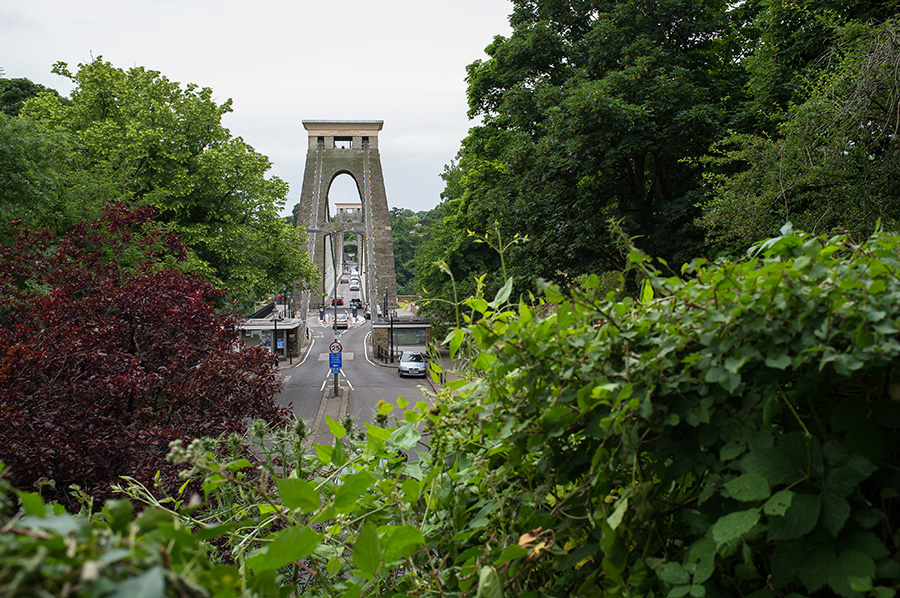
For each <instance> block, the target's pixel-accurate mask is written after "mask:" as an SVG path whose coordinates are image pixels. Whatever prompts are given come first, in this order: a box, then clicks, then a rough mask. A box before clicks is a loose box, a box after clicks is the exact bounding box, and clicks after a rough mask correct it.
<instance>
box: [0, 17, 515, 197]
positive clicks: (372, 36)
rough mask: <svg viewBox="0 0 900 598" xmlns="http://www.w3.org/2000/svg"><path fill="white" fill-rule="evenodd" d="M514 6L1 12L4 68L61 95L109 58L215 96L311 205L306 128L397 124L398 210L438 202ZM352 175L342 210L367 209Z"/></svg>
mask: <svg viewBox="0 0 900 598" xmlns="http://www.w3.org/2000/svg"><path fill="white" fill-rule="evenodd" d="M511 12H512V3H511V2H510V0H452V1H448V0H443V1H437V0H368V1H366V0H319V1H312V0H257V1H255V2H252V1H248V0H0V15H2V16H0V68H2V69H3V70H4V72H5V75H4V76H5V77H7V78H16V77H24V78H27V79H31V80H32V81H35V82H37V83H41V84H43V85H46V86H48V87H52V88H53V89H56V90H58V91H59V92H60V93H62V94H63V95H66V94H68V93H69V91H71V85H70V82H69V81H68V80H66V79H63V78H61V77H58V76H56V75H53V74H51V73H50V68H51V66H52V65H53V63H54V62H56V61H63V62H67V63H68V64H69V66H70V68H71V69H72V70H73V71H74V70H75V69H76V67H77V65H78V64H79V63H84V62H89V61H90V60H91V59H92V57H97V56H103V58H104V59H105V60H108V61H110V62H111V63H112V64H113V65H114V66H116V67H120V68H129V67H132V66H143V67H145V68H148V69H152V70H156V71H159V72H161V73H162V74H163V75H165V76H166V77H168V78H169V79H170V80H172V81H177V82H179V83H182V84H187V83H196V84H197V85H200V86H201V87H210V88H212V90H213V92H214V96H215V98H216V100H217V101H218V102H219V103H221V102H223V101H225V100H226V99H228V98H232V99H233V100H234V105H233V110H234V111H233V112H232V113H231V114H229V115H227V116H225V118H224V123H225V126H227V127H228V128H229V129H230V130H231V133H232V135H234V136H240V137H243V138H244V140H245V141H246V142H247V143H249V144H250V145H252V146H253V147H254V148H255V149H256V150H257V151H259V152H260V153H262V154H265V155H266V156H268V157H269V159H270V160H271V161H272V162H273V167H272V170H271V174H273V175H276V176H279V177H281V178H282V179H284V180H286V181H287V182H288V183H289V184H290V186H291V190H290V195H289V197H288V201H287V205H286V207H285V210H284V212H285V213H290V210H291V208H292V207H293V206H294V204H296V203H297V202H298V201H299V199H300V189H301V185H302V182H303V166H304V163H305V160H306V147H307V134H306V130H305V129H304V128H303V125H302V124H301V121H303V120H327V119H334V120H384V129H383V130H382V132H381V133H380V134H379V150H380V152H381V162H382V167H383V169H384V179H385V187H386V190H387V196H388V203H389V204H390V206H391V207H401V208H410V209H412V210H415V211H419V210H427V209H430V208H432V207H434V206H435V205H437V204H438V202H439V201H440V197H439V195H440V192H441V191H442V189H443V181H441V179H440V177H439V174H440V173H441V172H442V170H443V167H444V165H445V164H448V163H449V162H450V160H452V159H453V158H454V157H455V156H456V152H457V150H458V149H459V144H460V141H461V140H462V139H463V137H465V136H466V133H467V131H468V129H469V127H470V126H472V124H473V123H472V122H471V121H469V120H468V119H467V117H466V110H467V105H466V95H465V92H466V84H465V75H466V71H465V67H466V65H468V64H469V63H471V62H473V61H475V60H477V59H479V58H481V59H484V58H486V55H485V54H484V48H485V47H486V46H487V45H488V44H489V43H490V42H491V40H492V39H493V38H494V36H495V35H498V34H499V35H508V34H509V31H510V28H509V22H508V15H509V13H511ZM356 198H358V195H356V192H355V189H354V188H353V187H352V184H350V183H349V177H346V176H342V177H340V178H339V179H338V180H337V181H336V183H335V186H334V187H333V189H332V198H331V199H332V202H334V201H335V200H338V201H349V200H350V199H356Z"/></svg>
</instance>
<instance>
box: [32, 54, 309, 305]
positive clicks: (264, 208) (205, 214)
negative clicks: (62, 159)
mask: <svg viewBox="0 0 900 598" xmlns="http://www.w3.org/2000/svg"><path fill="white" fill-rule="evenodd" d="M54 72H56V73H57V74H60V75H62V76H66V77H68V78H70V79H72V81H73V82H74V83H75V89H74V91H73V92H72V95H71V102H65V101H62V100H61V99H59V98H55V97H53V96H51V95H49V94H41V95H38V96H36V97H34V98H31V99H30V100H28V101H27V102H26V103H25V106H24V107H23V109H22V111H21V114H20V118H24V119H28V120H31V121H36V122H39V123H41V124H42V125H44V126H45V127H48V128H50V129H53V130H60V131H64V132H65V133H66V134H67V135H68V138H69V139H71V142H72V143H73V145H74V146H75V147H76V148H77V149H78V154H79V156H81V159H82V160H83V164H84V166H83V167H84V168H85V169H87V170H89V171H90V172H92V173H96V174H97V176H99V177H100V178H101V179H102V180H104V181H109V182H110V184H111V185H113V193H114V194H115V196H116V197H119V198H126V199H130V200H131V201H134V202H138V203H142V204H149V205H151V206H153V207H155V208H156V209H157V214H158V217H157V218H158V220H159V221H160V222H164V223H167V224H168V225H169V226H170V227H171V228H172V230H173V231H174V232H176V233H177V234H178V235H179V237H180V238H182V239H183V240H184V241H185V242H187V243H188V244H189V245H190V246H191V249H192V250H193V252H194V253H195V254H196V255H197V256H198V257H199V258H200V260H201V261H202V267H203V270H204V273H205V274H206V276H207V278H208V279H209V280H210V281H212V282H213V283H214V284H216V285H217V286H223V287H224V288H226V289H227V291H228V293H229V296H230V298H231V299H237V300H238V301H239V302H240V303H241V304H244V303H247V302H251V301H252V299H254V298H255V297H256V296H258V295H260V294H266V293H268V292H271V291H272V289H275V288H278V289H280V288H284V287H285V286H290V285H291V284H292V283H293V281H295V280H300V281H303V280H310V279H312V278H313V277H314V274H313V268H312V265H311V264H310V263H309V259H308V256H307V255H306V253H305V252H304V251H303V249H302V247H303V238H302V236H301V232H300V231H298V229H295V228H294V227H292V226H290V224H289V223H287V222H285V220H284V219H283V218H281V217H280V216H279V215H278V212H279V210H280V209H281V207H282V206H283V205H284V201H285V197H286V195H287V192H288V189H287V185H286V184H285V183H284V181H282V180H280V179H278V178H277V177H269V178H266V172H267V171H268V170H269V168H270V166H271V163H270V162H269V160H268V158H266V157H265V156H263V155H261V154H259V153H257V152H256V151H255V150H254V149H253V148H252V147H250V146H249V145H247V144H246V143H245V142H244V141H243V140H242V139H241V138H240V137H233V136H232V135H231V133H230V131H228V129H226V128H225V127H224V126H223V125H222V123H221V119H222V117H223V116H224V115H225V114H227V113H228V112H230V111H231V101H230V100H228V101H226V102H224V103H223V104H218V103H217V102H215V101H214V99H213V92H212V90H211V89H209V88H199V87H198V86H196V85H194V84H189V85H185V86H181V85H180V84H178V83H176V82H173V81H170V80H169V79H167V78H166V77H164V76H163V75H161V74H160V73H159V72H157V71H152V70H147V69H145V68H142V67H135V68H131V69H128V70H122V69H118V68H115V67H114V66H113V65H111V64H110V63H108V62H106V61H104V60H102V58H99V57H98V58H97V59H95V60H93V61H92V62H90V63H86V64H80V65H79V68H78V70H77V71H76V72H75V73H72V72H70V71H69V69H68V67H67V66H66V65H65V64H64V63H58V64H57V65H55V66H54Z"/></svg>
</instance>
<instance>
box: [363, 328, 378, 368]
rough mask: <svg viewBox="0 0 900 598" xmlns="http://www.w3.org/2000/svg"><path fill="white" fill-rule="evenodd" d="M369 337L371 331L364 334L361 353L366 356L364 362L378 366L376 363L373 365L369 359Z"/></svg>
mask: <svg viewBox="0 0 900 598" xmlns="http://www.w3.org/2000/svg"><path fill="white" fill-rule="evenodd" d="M370 336H372V331H371V330H370V331H369V332H368V333H367V334H366V338H364V339H363V351H364V352H365V355H366V361H368V362H369V363H370V364H372V365H374V366H378V364H377V363H375V362H374V361H372V360H371V359H369V337H370Z"/></svg>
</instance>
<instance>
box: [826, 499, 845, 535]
mask: <svg viewBox="0 0 900 598" xmlns="http://www.w3.org/2000/svg"><path fill="white" fill-rule="evenodd" d="M848 517H850V503H848V502H847V499H846V498H844V497H843V496H838V495H837V494H832V493H831V492H826V493H825V494H823V495H822V527H824V528H825V529H826V530H828V533H830V534H831V535H832V537H835V538H836V537H837V535H838V534H839V533H840V531H841V529H843V527H844V524H845V523H846V522H847V518H848Z"/></svg>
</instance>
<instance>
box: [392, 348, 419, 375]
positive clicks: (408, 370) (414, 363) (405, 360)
mask: <svg viewBox="0 0 900 598" xmlns="http://www.w3.org/2000/svg"><path fill="white" fill-rule="evenodd" d="M425 371H426V359H425V354H424V353H419V352H418V351H404V352H403V353H401V354H400V365H399V366H398V367H397V374H398V375H399V376H400V377H401V378H402V377H403V376H423V377H424V376H425Z"/></svg>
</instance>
